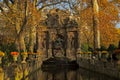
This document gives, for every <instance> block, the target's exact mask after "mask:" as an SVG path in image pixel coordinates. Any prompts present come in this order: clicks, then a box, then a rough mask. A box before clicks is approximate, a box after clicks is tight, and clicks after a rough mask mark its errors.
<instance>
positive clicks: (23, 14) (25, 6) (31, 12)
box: [0, 0, 65, 52]
mask: <svg viewBox="0 0 120 80" xmlns="http://www.w3.org/2000/svg"><path fill="white" fill-rule="evenodd" d="M53 1H54V0H52V1H51V0H3V1H1V2H0V10H1V14H2V15H3V16H4V18H5V22H8V25H10V26H11V27H12V28H13V29H14V32H15V33H16V34H15V35H14V36H15V38H14V40H15V42H16V45H17V46H18V48H19V50H20V51H24V52H25V51H26V44H25V37H26V36H29V51H30V52H33V47H34V43H35V34H36V26H38V25H39V21H40V18H41V13H42V10H43V9H44V8H45V7H48V6H51V5H55V4H59V3H61V2H65V1H64V0H58V1H56V0H55V1H54V2H53ZM6 27H7V26H6ZM14 36H13V37H14Z"/></svg>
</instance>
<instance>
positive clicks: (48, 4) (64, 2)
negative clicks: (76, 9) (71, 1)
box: [39, 1, 68, 11]
mask: <svg viewBox="0 0 120 80" xmlns="http://www.w3.org/2000/svg"><path fill="white" fill-rule="evenodd" d="M62 2H64V3H68V1H60V2H54V3H51V4H46V5H44V6H42V7H41V8H40V9H39V11H40V10H42V9H43V8H45V7H48V6H51V5H56V4H60V3H62Z"/></svg>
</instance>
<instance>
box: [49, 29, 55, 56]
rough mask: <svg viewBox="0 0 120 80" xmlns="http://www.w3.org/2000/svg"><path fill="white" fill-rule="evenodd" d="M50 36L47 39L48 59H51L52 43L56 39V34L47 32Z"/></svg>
mask: <svg viewBox="0 0 120 80" xmlns="http://www.w3.org/2000/svg"><path fill="white" fill-rule="evenodd" d="M49 34H50V38H49V49H48V54H49V55H48V57H51V56H52V46H53V45H52V42H53V41H54V40H55V38H56V33H55V32H54V31H53V30H52V31H50V32H49Z"/></svg>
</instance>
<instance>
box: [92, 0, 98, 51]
mask: <svg viewBox="0 0 120 80" xmlns="http://www.w3.org/2000/svg"><path fill="white" fill-rule="evenodd" d="M92 4H93V5H92V6H93V32H94V50H95V49H97V48H100V31H99V20H98V16H99V7H98V3H97V0H92Z"/></svg>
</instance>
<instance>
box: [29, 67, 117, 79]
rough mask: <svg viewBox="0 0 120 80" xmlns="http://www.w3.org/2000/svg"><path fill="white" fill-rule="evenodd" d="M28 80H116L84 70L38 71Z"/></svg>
mask: <svg viewBox="0 0 120 80" xmlns="http://www.w3.org/2000/svg"><path fill="white" fill-rule="evenodd" d="M29 80H116V79H113V78H111V77H108V76H105V75H103V74H98V73H95V72H91V71H88V70H85V69H78V70H67V69H65V70H53V71H52V70H51V71H42V70H38V71H36V72H34V73H33V74H32V76H30V77H29Z"/></svg>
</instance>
